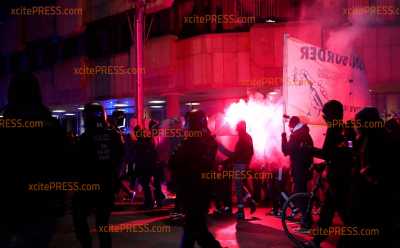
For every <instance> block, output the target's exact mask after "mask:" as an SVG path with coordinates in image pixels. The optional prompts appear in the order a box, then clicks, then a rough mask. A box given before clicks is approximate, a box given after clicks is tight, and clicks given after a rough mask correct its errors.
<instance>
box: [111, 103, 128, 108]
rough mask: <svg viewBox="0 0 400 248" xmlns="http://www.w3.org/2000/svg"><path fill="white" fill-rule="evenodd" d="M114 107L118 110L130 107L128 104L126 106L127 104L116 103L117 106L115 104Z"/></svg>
mask: <svg viewBox="0 0 400 248" xmlns="http://www.w3.org/2000/svg"><path fill="white" fill-rule="evenodd" d="M114 107H116V108H124V107H128V104H126V103H116V104H114Z"/></svg>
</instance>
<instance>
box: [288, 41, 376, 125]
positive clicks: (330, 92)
mask: <svg viewBox="0 0 400 248" xmlns="http://www.w3.org/2000/svg"><path fill="white" fill-rule="evenodd" d="M283 78H284V85H283V94H284V99H285V103H286V106H285V110H286V113H287V114H288V115H290V116H292V115H297V116H299V117H300V118H301V119H302V120H303V121H304V122H306V123H309V124H317V125H318V124H324V121H323V119H322V107H323V105H324V104H325V103H326V102H327V101H329V100H333V99H334V100H338V101H340V102H341V103H342V104H343V106H344V111H345V112H344V119H345V120H348V119H352V118H354V115H355V113H357V112H358V111H360V110H361V109H362V108H364V107H366V106H368V104H369V93H368V83H367V77H366V74H365V65H364V62H363V61H362V59H361V58H360V57H357V56H355V55H342V54H337V53H335V52H334V51H330V50H326V49H322V48H320V47H317V46H314V45H311V44H308V43H305V42H303V41H300V40H297V39H294V38H292V37H289V36H287V35H285V47H284V75H283Z"/></svg>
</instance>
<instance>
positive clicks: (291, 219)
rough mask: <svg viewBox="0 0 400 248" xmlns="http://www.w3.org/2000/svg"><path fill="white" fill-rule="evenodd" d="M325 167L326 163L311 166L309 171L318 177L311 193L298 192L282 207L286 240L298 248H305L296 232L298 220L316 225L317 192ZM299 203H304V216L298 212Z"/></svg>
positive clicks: (302, 239)
mask: <svg viewBox="0 0 400 248" xmlns="http://www.w3.org/2000/svg"><path fill="white" fill-rule="evenodd" d="M325 167H326V163H320V164H313V166H312V167H311V171H313V170H315V171H316V172H318V177H317V180H316V183H315V185H314V187H313V189H312V190H311V192H298V193H294V194H292V195H291V196H290V197H288V198H287V199H286V202H285V203H284V204H283V207H282V215H281V220H282V226H283V229H284V231H285V233H286V235H287V236H288V238H289V239H290V240H291V241H292V242H293V243H294V244H295V245H296V246H297V247H299V248H304V247H307V246H306V245H305V241H306V240H305V238H304V237H302V236H301V234H300V233H298V232H297V230H296V229H297V228H298V227H299V225H298V224H299V223H298V221H299V219H300V220H304V219H307V218H308V219H309V220H310V222H311V224H312V223H316V219H317V218H318V217H319V213H318V212H317V211H315V210H316V209H317V206H320V205H321V201H320V199H319V198H318V191H319V190H320V189H322V187H323V177H322V172H323V171H324V169H325ZM299 202H304V203H306V205H305V206H307V207H306V211H305V216H303V213H302V211H299V210H300V207H298V206H299ZM296 224H297V225H296Z"/></svg>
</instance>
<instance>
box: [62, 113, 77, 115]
mask: <svg viewBox="0 0 400 248" xmlns="http://www.w3.org/2000/svg"><path fill="white" fill-rule="evenodd" d="M64 116H75V114H74V113H66V114H64Z"/></svg>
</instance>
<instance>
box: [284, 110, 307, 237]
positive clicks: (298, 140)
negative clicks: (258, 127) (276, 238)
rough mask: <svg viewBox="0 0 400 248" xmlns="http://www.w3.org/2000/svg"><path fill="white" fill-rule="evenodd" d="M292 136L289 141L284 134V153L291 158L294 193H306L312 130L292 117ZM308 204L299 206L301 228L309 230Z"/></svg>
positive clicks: (290, 121) (290, 122)
mask: <svg viewBox="0 0 400 248" xmlns="http://www.w3.org/2000/svg"><path fill="white" fill-rule="evenodd" d="M289 128H290V130H291V134H290V137H289V141H288V140H287V138H286V133H282V152H283V154H285V156H289V157H290V164H291V174H292V177H293V182H294V193H298V192H306V191H307V181H308V180H309V179H310V175H309V168H310V166H311V164H312V162H313V156H312V147H313V140H312V138H311V135H310V129H309V128H308V126H307V125H306V124H303V123H301V122H300V119H299V117H297V116H292V117H291V118H290V120H289ZM306 204H307V203H306V202H299V203H298V206H299V208H300V211H301V212H302V213H303V218H302V220H301V228H304V229H309V228H310V226H311V222H310V218H309V217H307V216H306V214H305V213H306V208H307V206H306Z"/></svg>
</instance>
